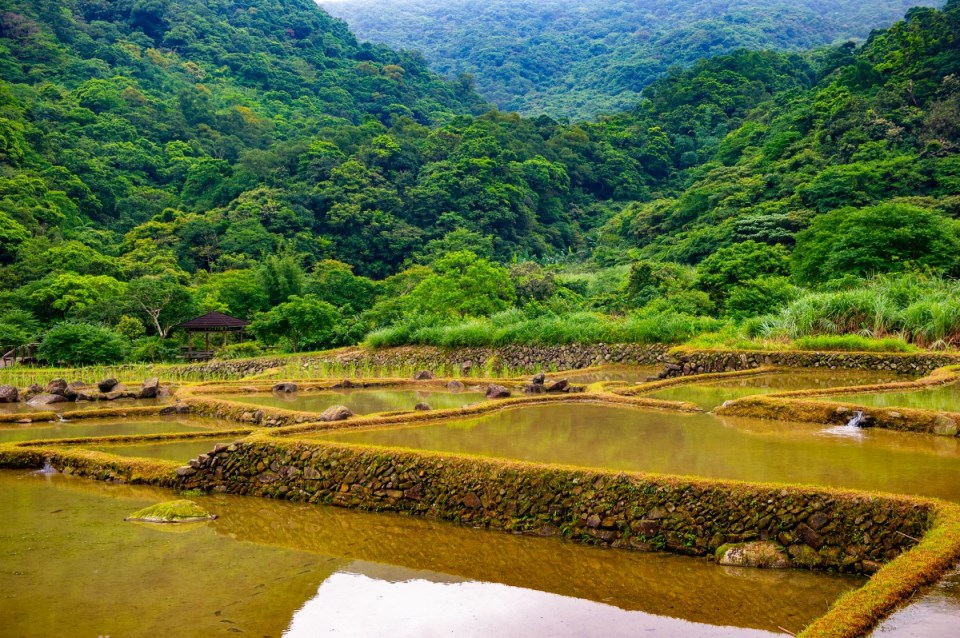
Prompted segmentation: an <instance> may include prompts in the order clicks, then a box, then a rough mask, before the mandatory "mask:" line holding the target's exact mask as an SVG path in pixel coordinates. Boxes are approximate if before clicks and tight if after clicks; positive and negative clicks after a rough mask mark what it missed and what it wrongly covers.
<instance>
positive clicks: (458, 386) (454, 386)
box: [447, 379, 464, 392]
mask: <svg viewBox="0 0 960 638" xmlns="http://www.w3.org/2000/svg"><path fill="white" fill-rule="evenodd" d="M463 388H464V386H463V381H460V380H458V379H454V380H453V381H451V382H450V383H448V384H447V390H450V392H463Z"/></svg>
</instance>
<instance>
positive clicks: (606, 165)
mask: <svg viewBox="0 0 960 638" xmlns="http://www.w3.org/2000/svg"><path fill="white" fill-rule="evenodd" d="M0 78H2V84H0V345H3V346H14V345H17V344H21V343H26V342H29V341H33V340H39V341H41V354H42V356H44V357H45V358H46V359H47V360H48V361H50V362H65V363H84V362H96V361H105V360H117V359H124V358H127V359H132V360H148V361H149V360H161V359H168V358H171V357H173V356H175V355H176V353H177V351H178V348H179V345H180V344H179V342H178V339H182V338H183V337H182V335H178V334H176V333H174V334H171V328H172V326H174V325H175V324H176V323H178V322H179V321H182V320H183V319H186V318H190V317H191V316H194V315H196V314H199V313H201V312H204V311H208V310H220V311H224V312H228V313H230V314H233V315H236V316H239V317H243V318H248V319H251V320H253V325H252V327H251V329H252V331H253V333H254V334H255V335H256V337H257V339H258V342H257V343H253V344H250V343H248V344H243V345H242V346H241V345H236V346H229V347H228V348H227V349H225V351H224V352H223V353H222V356H238V355H241V354H254V353H256V352H258V351H259V350H260V349H261V348H263V347H277V348H280V349H282V350H288V351H297V350H305V349H316V348H324V347H330V346H337V345H349V344H354V343H357V342H359V341H361V340H364V339H366V340H367V341H368V342H369V343H371V344H373V345H390V344H399V343H436V344H441V345H468V344H488V343H493V344H499V343H510V342H527V343H536V342H541V343H565V342H573V341H608V342H609V341H646V342H668V343H677V342H681V341H686V340H689V339H696V340H698V341H697V343H700V344H705V345H721V344H722V345H731V344H734V345H741V346H750V347H760V346H764V347H784V346H785V344H789V343H809V344H815V345H816V346H817V347H828V346H829V347H844V348H864V347H877V345H876V343H874V342H872V341H869V340H868V339H865V337H889V339H888V340H887V341H884V342H878V343H879V344H880V346H879V347H884V348H891V347H892V348H901V349H903V348H911V347H916V346H923V347H928V346H933V347H949V346H956V345H958V344H960V284H958V283H957V281H956V279H955V277H957V276H958V275H960V221H958V219H960V154H958V153H957V151H958V144H960V0H950V2H948V3H947V5H946V6H945V8H944V9H943V10H936V9H928V8H916V9H912V10H910V11H909V13H908V14H907V17H906V20H905V21H903V22H899V23H897V24H895V25H894V26H893V27H891V28H890V29H888V30H886V31H882V32H876V33H874V34H872V35H871V36H870V38H869V39H868V40H867V41H866V42H865V43H864V44H863V45H862V46H860V47H858V46H855V45H852V44H847V45H841V46H838V47H833V48H827V49H819V50H816V51H813V52H808V53H803V54H800V53H777V52H757V51H747V50H742V51H736V52H733V53H730V54H728V55H722V56H717V57H713V58H709V59H705V60H701V61H699V62H697V63H695V64H693V65H692V66H691V67H690V68H688V69H676V70H673V71H671V72H670V73H668V74H667V75H666V76H665V77H663V78H661V79H659V80H657V81H655V82H654V83H653V84H651V85H650V86H649V87H648V88H647V89H645V90H644V91H643V99H641V100H640V101H639V102H637V103H636V104H635V105H634V106H633V108H631V109H630V110H627V111H624V112H622V113H620V114H616V115H612V116H608V117H603V118H600V119H598V120H595V121H592V122H584V123H579V124H564V123H561V122H558V121H556V120H554V119H551V118H549V117H546V116H540V117H537V118H523V117H521V116H519V115H517V114H508V113H501V112H498V111H489V112H487V107H486V106H485V105H484V103H483V101H482V100H481V99H480V98H479V97H478V96H477V94H476V93H474V92H473V90H472V88H471V85H470V83H469V82H465V81H459V82H452V83H451V82H445V81H443V80H441V79H440V78H439V77H438V76H436V75H434V74H432V73H431V72H430V71H428V70H427V68H426V64H425V62H424V61H423V60H422V59H421V58H419V57H418V56H417V55H416V54H412V53H396V52H393V51H391V50H390V49H387V48H385V47H382V46H373V45H362V44H357V42H356V41H355V40H354V38H353V37H352V36H351V35H350V34H349V32H348V31H347V29H346V27H345V25H344V24H343V23H342V22H339V21H337V20H334V19H331V18H330V17H329V16H327V15H325V14H324V13H323V12H322V11H321V10H320V9H318V8H317V7H316V6H314V5H313V4H311V3H310V2H309V0H303V1H302V2H284V3H274V2H271V1H270V0H244V1H242V2H241V1H227V0H217V1H215V2H199V0H178V1H177V2H174V1H172V0H167V1H164V0H151V1H150V2H144V1H142V0H137V1H136V2H133V1H130V2H122V1H121V2H109V3H106V2H102V3H101V2H84V1H79V0H74V1H70V2H65V3H64V2H60V3H54V2H52V1H50V2H39V3H38V2H26V1H22V2H20V3H11V2H9V0H8V1H7V2H6V3H5V7H4V11H3V12H2V13H0ZM804 339H806V340H808V341H806V342H803V340H804ZM791 340H793V341H791ZM810 340H812V341H810ZM818 340H819V341H818Z"/></svg>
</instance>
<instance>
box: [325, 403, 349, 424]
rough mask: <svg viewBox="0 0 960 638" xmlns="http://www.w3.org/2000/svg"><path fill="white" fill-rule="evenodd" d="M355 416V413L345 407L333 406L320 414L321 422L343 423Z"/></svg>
mask: <svg viewBox="0 0 960 638" xmlns="http://www.w3.org/2000/svg"><path fill="white" fill-rule="evenodd" d="M352 416H353V411H352V410H351V409H350V408H348V407H347V406H345V405H332V406H330V407H329V408H327V409H326V410H324V411H323V412H322V413H321V414H320V420H321V421H343V420H345V419H349V418H350V417H352Z"/></svg>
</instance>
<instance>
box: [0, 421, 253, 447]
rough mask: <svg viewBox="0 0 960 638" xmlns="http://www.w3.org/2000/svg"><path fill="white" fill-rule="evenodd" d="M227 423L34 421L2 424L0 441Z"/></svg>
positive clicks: (172, 429)
mask: <svg viewBox="0 0 960 638" xmlns="http://www.w3.org/2000/svg"><path fill="white" fill-rule="evenodd" d="M224 425H227V426H234V425H235V424H229V423H227V424H224V423H222V422H217V421H213V420H210V419H198V418H185V417H151V418H148V419H124V420H116V419H104V420H100V419H85V420H81V421H68V422H66V423H59V422H57V423H31V424H29V425H16V424H0V443H11V442H14V441H32V440H34V439H73V438H78V437H85V436H116V435H120V434H123V435H134V434H160V433H165V432H167V433H171V434H177V433H181V432H203V431H205V430H209V429H213V428H218V427H219V428H223V427H224Z"/></svg>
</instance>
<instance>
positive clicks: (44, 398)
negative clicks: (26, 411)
mask: <svg viewBox="0 0 960 638" xmlns="http://www.w3.org/2000/svg"><path fill="white" fill-rule="evenodd" d="M66 402H67V397H65V396H62V395H60V394H47V393H45V392H44V393H41V394H38V395H37V396H35V397H33V398H32V399H30V400H29V401H27V405H52V404H54V403H66Z"/></svg>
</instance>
